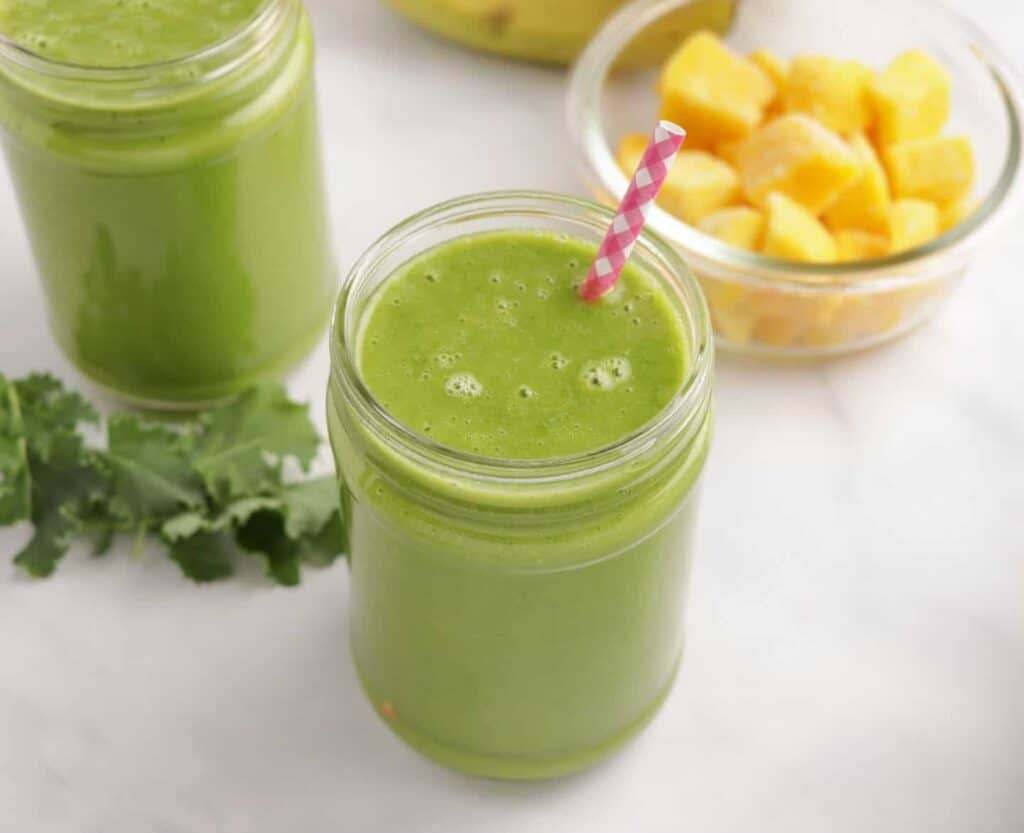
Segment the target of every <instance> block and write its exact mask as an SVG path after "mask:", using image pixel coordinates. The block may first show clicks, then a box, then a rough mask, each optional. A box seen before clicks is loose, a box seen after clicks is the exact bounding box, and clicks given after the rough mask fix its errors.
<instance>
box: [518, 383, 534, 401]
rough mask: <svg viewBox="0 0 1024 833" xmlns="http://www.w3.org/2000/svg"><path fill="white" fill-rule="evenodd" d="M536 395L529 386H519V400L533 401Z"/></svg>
mask: <svg viewBox="0 0 1024 833" xmlns="http://www.w3.org/2000/svg"><path fill="white" fill-rule="evenodd" d="M536 395H537V392H536V391H535V390H534V389H533V388H531V387H530V386H529V385H520V386H519V397H520V398H521V399H533V397H535V396H536Z"/></svg>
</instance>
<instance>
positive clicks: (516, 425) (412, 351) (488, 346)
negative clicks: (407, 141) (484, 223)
mask: <svg viewBox="0 0 1024 833" xmlns="http://www.w3.org/2000/svg"><path fill="white" fill-rule="evenodd" d="M593 257H594V252H593V249H592V248H591V247H589V246H587V245H586V244H584V243H581V242H579V241H576V240H565V239H559V238H558V237H555V236H552V235H548V234H513V233H501V234H495V235H493V236H480V237H472V238H468V239H465V240H460V241H456V242H454V243H450V244H449V245H447V246H445V247H444V248H443V249H439V250H436V251H433V252H430V253H429V254H427V255H424V256H423V257H421V258H420V259H418V260H417V261H416V263H415V264H414V265H412V266H411V267H410V268H409V269H407V270H406V271H404V272H402V273H400V274H398V275H396V276H395V277H394V278H393V279H392V280H391V281H390V282H389V283H388V285H387V286H386V287H385V288H383V289H382V290H381V291H380V292H379V293H378V296H377V298H376V299H375V303H374V305H373V309H372V311H371V312H370V313H369V314H368V320H367V323H366V328H365V330H364V332H363V335H362V344H361V348H362V349H361V353H360V357H359V364H360V367H361V368H362V371H363V377H364V378H365V379H366V383H367V384H368V385H369V387H370V390H371V391H372V392H373V394H374V395H375V396H376V397H377V399H378V401H380V402H381V404H383V405H384V407H385V408H387V409H388V410H389V411H390V412H391V413H392V414H394V416H395V417H397V418H398V419H399V420H401V421H402V422H403V423H405V424H406V425H408V426H410V427H412V428H413V429H415V430H417V431H421V432H422V433H424V434H425V435H427V436H429V437H430V438H432V439H433V440H434V441H435V442H438V443H441V444H443V445H446V446H450V447H451V448H457V449H461V450H463V451H469V452H473V453H475V454H481V455H485V456H488V457H503V458H511V459H533V458H545V457H547V458H551V457H564V456H567V455H570V454H580V453H582V452H585V451H591V450H592V449H595V448H600V447H601V446H604V445H609V444H611V443H613V442H615V441H617V440H620V439H622V438H623V437H626V436H628V435H629V434H631V433H633V432H634V431H636V430H637V429H639V428H640V427H642V426H643V425H644V424H645V423H647V422H648V421H650V420H651V419H653V418H654V417H655V416H656V415H657V414H658V413H660V412H661V411H662V410H663V409H664V407H665V406H666V405H667V404H668V403H669V401H670V400H671V399H672V397H673V396H675V395H676V393H677V392H678V391H679V387H680V385H681V384H682V381H683V377H684V373H685V369H686V356H685V355H684V353H683V350H684V347H683V338H682V333H681V332H680V325H679V322H678V321H677V320H676V319H675V317H674V316H673V314H672V310H671V308H670V307H669V306H668V303H667V301H666V299H665V296H664V294H662V293H660V292H658V291H657V287H655V286H654V285H653V284H652V283H651V282H650V280H649V279H647V278H645V277H644V275H643V274H642V273H641V272H638V271H636V270H634V269H627V270H626V272H625V274H624V275H623V277H622V280H621V282H620V283H619V285H618V287H617V288H616V290H615V292H614V294H613V295H612V296H611V297H608V298H606V299H605V300H604V302H603V303H601V304H587V303H581V302H580V300H579V296H578V294H577V293H576V292H575V291H574V286H573V282H574V281H577V280H579V276H580V274H581V272H585V270H586V267H587V266H589V264H590V262H591V261H592V260H593ZM467 276H474V278H472V279H467ZM467 280H472V281H473V282H472V286H471V287H467Z"/></svg>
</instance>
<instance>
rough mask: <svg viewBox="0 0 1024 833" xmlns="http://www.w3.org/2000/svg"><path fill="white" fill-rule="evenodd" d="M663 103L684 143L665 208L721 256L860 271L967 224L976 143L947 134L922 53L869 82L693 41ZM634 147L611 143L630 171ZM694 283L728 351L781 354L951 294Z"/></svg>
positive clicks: (830, 67)
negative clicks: (727, 249) (723, 251)
mask: <svg viewBox="0 0 1024 833" xmlns="http://www.w3.org/2000/svg"><path fill="white" fill-rule="evenodd" d="M658 92H659V96H660V100H661V113H662V116H663V117H664V118H668V119H671V120H673V121H675V122H678V123H679V124H681V125H682V126H683V127H685V128H686V130H687V132H688V138H687V144H686V146H685V149H684V151H683V152H682V153H681V154H680V156H679V158H678V160H677V162H676V165H675V167H674V168H673V170H672V172H671V174H670V176H669V178H668V181H667V182H666V184H665V188H664V190H663V192H662V195H661V197H660V198H659V205H660V206H661V208H663V209H664V210H666V211H667V212H669V213H670V214H672V215H673V216H675V217H676V218H678V219H680V220H682V221H684V222H685V223H687V224H688V225H690V226H693V227H694V228H695V229H697V230H699V231H700V232H702V233H703V234H706V235H709V236H712V237H714V238H716V239H718V240H720V241H722V242H724V243H726V244H728V245H729V246H734V247H737V248H740V249H744V250H747V251H750V252H758V253H760V254H762V255H765V256H767V257H769V258H773V259H776V260H781V261H788V262H791V263H821V264H836V263H861V262H869V261H876V260H881V259H884V258H887V257H889V256H890V255H896V254H899V253H901V252H906V251H908V250H911V249H915V248H917V247H919V246H922V245H924V244H926V243H928V242H929V241H931V240H932V239H934V238H936V237H938V236H939V235H940V234H942V233H944V232H946V231H948V230H949V229H951V228H953V227H955V226H956V225H957V224H959V223H961V222H963V221H964V220H966V219H967V218H968V217H969V216H970V214H971V211H972V206H973V203H972V200H971V197H970V193H971V188H972V185H973V182H974V174H975V160H974V150H973V146H972V143H971V140H970V139H969V138H968V137H966V136H962V135H945V134H943V132H942V131H943V130H944V128H945V126H946V124H947V121H948V119H949V114H950V78H949V76H948V74H947V73H946V71H945V70H944V69H943V67H942V66H941V65H940V64H939V63H938V62H937V61H936V60H935V59H934V58H933V57H931V56H930V55H928V54H927V53H926V52H924V51H922V50H911V51H908V52H905V53H903V54H901V55H898V56H896V57H895V58H894V59H893V60H892V61H891V63H890V64H889V65H888V66H886V67H884V68H883V69H881V70H880V71H875V70H873V69H871V68H870V67H868V66H866V65H865V64H862V63H860V62H858V61H856V60H853V59H850V58H848V57H845V56H832V55H820V54H801V55H796V56H794V57H793V58H791V59H789V60H785V59H783V58H782V57H780V56H778V55H776V54H775V53H773V52H770V51H768V50H765V49H761V50H757V51H755V52H752V53H750V54H748V55H743V54H740V53H739V52H737V51H735V50H733V49H731V48H730V47H729V46H728V45H726V44H725V43H723V42H722V41H721V40H720V39H719V38H718V37H717V36H716V35H715V34H713V33H711V32H699V33H696V34H694V35H691V36H689V37H688V38H687V39H686V40H685V41H684V42H683V43H682V44H681V45H680V46H679V47H678V49H677V50H676V51H675V53H674V54H673V55H672V56H671V57H670V58H669V59H668V61H667V62H666V63H665V65H664V67H663V68H662V70H661V74H660V77H659V80H658ZM644 138H645V137H644V136H642V135H641V134H629V135H626V136H625V137H623V138H622V140H621V141H620V143H619V145H618V153H617V161H618V163H619V166H620V167H621V169H622V171H623V172H624V173H626V174H629V173H631V172H632V171H633V170H634V168H635V166H636V162H637V160H638V158H639V154H640V152H642V143H643V141H644ZM701 278H702V282H703V285H704V287H705V290H706V292H707V294H708V298H709V301H710V304H711V308H712V314H713V317H714V320H715V324H716V327H717V329H718V332H719V334H720V335H721V336H723V337H724V339H725V340H726V341H727V342H728V343H729V344H732V345H738V346H743V345H747V344H753V345H759V346H767V347H769V348H775V349H788V348H794V347H796V348H810V349H812V350H816V349H827V348H829V347H832V346H838V345H845V344H848V343H850V342H851V341H856V340H858V339H865V338H870V337H872V336H876V335H879V334H882V333H885V332H886V331H887V330H889V329H891V328H894V327H897V326H899V324H900V322H901V321H902V320H903V319H904V317H905V313H906V312H907V311H908V310H912V309H916V308H917V307H918V306H919V305H920V304H921V303H922V301H923V300H925V299H926V296H927V295H928V294H929V292H931V293H932V294H938V293H944V292H945V291H946V287H945V286H936V287H933V288H930V289H929V288H928V287H923V288H922V287H915V288H911V289H907V288H900V289H895V288H894V289H892V290H891V291H886V292H877V293H873V294H872V295H871V296H870V297H869V298H865V297H861V296H856V295H850V296H848V297H844V296H842V295H840V294H830V295H819V294H815V293H814V292H801V291H794V290H793V289H792V288H790V287H780V288H774V287H773V286H772V285H771V284H770V283H764V284H761V285H758V286H751V287H748V286H745V285H740V284H737V283H733V282H731V281H729V280H727V279H724V278H721V277H718V276H716V275H713V274H701ZM819 282H820V283H821V284H826V283H827V278H826V277H824V276H823V277H822V278H820V281H819Z"/></svg>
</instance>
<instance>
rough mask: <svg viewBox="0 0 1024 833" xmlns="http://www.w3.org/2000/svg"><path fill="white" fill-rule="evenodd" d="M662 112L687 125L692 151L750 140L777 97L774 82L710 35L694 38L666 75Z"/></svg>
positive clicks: (679, 52) (672, 61)
mask: <svg viewBox="0 0 1024 833" xmlns="http://www.w3.org/2000/svg"><path fill="white" fill-rule="evenodd" d="M658 86H659V90H660V92H661V97H662V114H663V116H664V117H665V118H667V119H671V120H672V121H675V122H678V123H679V124H681V125H683V126H684V127H685V128H686V130H687V132H688V133H689V135H690V137H691V139H692V141H691V145H690V146H691V147H693V146H697V147H713V146H714V145H715V144H717V143H718V142H723V141H728V140H729V139H738V138H740V137H742V136H745V135H746V134H747V133H749V132H750V131H751V130H753V129H754V127H755V126H756V125H757V124H758V123H759V122H760V121H761V118H762V116H763V115H764V110H765V107H767V106H768V104H769V103H770V102H771V101H772V99H774V98H775V95H776V90H775V85H774V84H773V83H772V80H771V78H769V77H768V75H766V74H765V72H764V71H763V70H762V69H761V68H760V67H758V66H757V64H755V63H753V62H752V61H749V60H747V59H746V58H744V57H743V56H742V55H738V54H737V53H735V52H733V51H732V50H731V49H729V48H728V47H727V46H725V45H724V44H723V43H722V42H721V41H720V40H719V39H718V37H717V36H715V35H713V34H712V33H710V32H698V33H696V34H695V35H692V36H691V37H689V38H688V39H687V40H686V41H685V42H684V43H683V45H682V46H681V47H679V49H678V50H677V51H676V53H675V54H674V55H673V56H672V57H671V58H670V59H669V61H668V63H667V64H666V65H665V68H664V70H663V71H662V73H661V78H660V80H659V85H658Z"/></svg>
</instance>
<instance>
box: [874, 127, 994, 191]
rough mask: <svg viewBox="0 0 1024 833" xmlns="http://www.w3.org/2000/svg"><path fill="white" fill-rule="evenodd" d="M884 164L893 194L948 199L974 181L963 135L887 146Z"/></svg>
mask: <svg viewBox="0 0 1024 833" xmlns="http://www.w3.org/2000/svg"><path fill="white" fill-rule="evenodd" d="M885 167H886V169H887V170H888V171H889V181H890V182H891V183H892V190H893V193H894V194H895V195H896V196H897V197H901V198H902V197H912V198H914V199H919V200H932V201H933V202H952V201H954V200H958V199H960V198H961V197H963V196H964V195H965V194H967V192H968V191H970V190H971V185H973V184H974V150H973V148H972V147H971V140H970V139H968V138H967V137H966V136H934V137H932V138H928V139H911V140H909V141H906V142H900V143H898V144H895V145H890V146H889V147H888V148H886V151H885Z"/></svg>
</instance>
